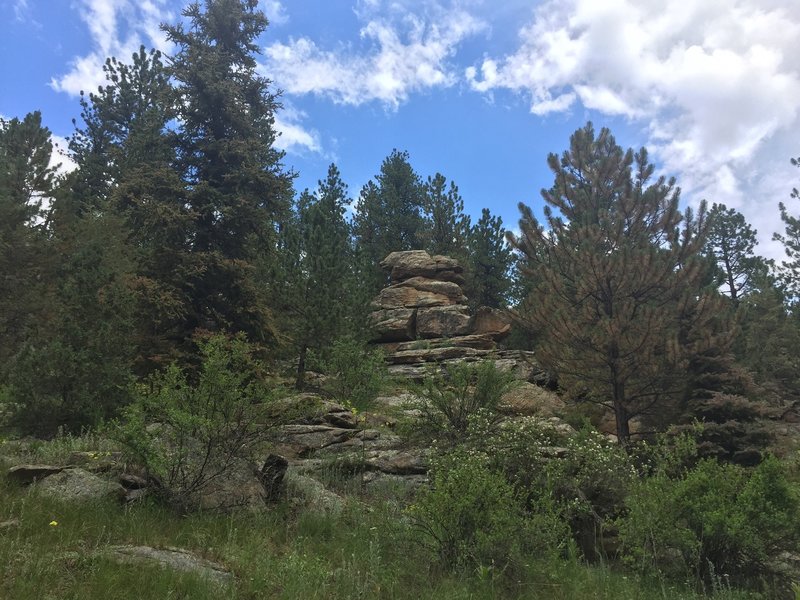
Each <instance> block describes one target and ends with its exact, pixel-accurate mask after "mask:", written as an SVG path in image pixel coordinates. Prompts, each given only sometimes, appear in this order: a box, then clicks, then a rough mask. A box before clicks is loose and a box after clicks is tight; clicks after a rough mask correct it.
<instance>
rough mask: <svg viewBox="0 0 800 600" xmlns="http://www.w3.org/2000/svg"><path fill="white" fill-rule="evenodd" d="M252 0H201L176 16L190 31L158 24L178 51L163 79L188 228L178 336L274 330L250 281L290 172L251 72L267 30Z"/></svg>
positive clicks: (261, 335) (264, 255)
mask: <svg viewBox="0 0 800 600" xmlns="http://www.w3.org/2000/svg"><path fill="white" fill-rule="evenodd" d="M257 5H258V1H257V0H206V2H205V7H204V10H203V9H201V7H200V5H199V4H198V3H193V4H190V5H189V6H188V8H186V9H185V10H184V13H183V14H184V16H185V17H186V18H187V19H188V21H189V22H188V27H184V25H182V24H178V25H175V26H171V27H166V28H165V30H166V32H167V36H168V38H169V39H170V40H171V41H172V42H174V43H175V44H176V45H177V53H176V55H175V56H174V57H173V59H172V61H171V64H170V69H169V73H170V75H171V77H172V79H173V80H174V85H175V88H176V93H177V96H178V98H177V104H176V106H177V114H178V120H179V122H180V130H179V132H178V146H177V147H178V164H179V166H180V172H181V176H182V178H183V180H184V182H185V185H186V187H187V204H188V206H189V207H190V209H191V211H192V214H193V218H194V222H193V225H192V232H191V235H192V238H191V252H192V254H193V259H194V266H195V273H194V275H193V276H192V277H191V278H190V279H189V285H190V286H191V288H192V307H191V311H190V314H189V315H188V317H187V320H186V331H187V332H188V333H190V332H191V331H192V330H194V329H195V328H205V329H211V330H217V329H222V330H226V331H244V332H246V333H247V334H248V335H249V336H250V337H251V338H252V339H255V340H263V339H265V337H267V336H268V335H269V334H270V333H271V332H274V330H275V326H274V319H273V315H272V312H271V310H270V308H269V306H268V301H267V293H266V292H267V286H266V285H265V282H262V281H260V280H259V278H258V277H257V273H258V270H257V267H258V264H259V263H260V262H262V261H270V260H273V259H274V245H275V239H274V238H275V229H276V227H275V224H276V222H277V221H278V220H280V219H281V217H282V216H283V215H284V213H285V212H286V211H287V210H288V208H289V203H290V199H291V179H292V175H291V174H289V173H287V172H285V171H284V170H283V167H282V165H281V159H282V156H283V155H282V153H281V152H280V151H278V150H277V149H276V148H275V146H274V142H275V139H276V135H277V134H276V131H275V126H274V120H275V118H274V116H275V111H276V110H277V108H278V104H277V101H276V98H275V95H274V93H272V92H271V90H270V85H269V83H270V82H269V81H268V80H266V79H265V78H263V77H261V76H259V75H258V74H257V73H256V60H255V58H254V55H255V54H256V53H257V52H258V45H257V40H258V37H259V36H260V35H261V34H262V33H263V31H264V30H265V28H266V26H267V20H266V17H265V16H264V15H263V13H261V12H259V11H258V10H257Z"/></svg>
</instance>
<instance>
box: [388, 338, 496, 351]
mask: <svg viewBox="0 0 800 600" xmlns="http://www.w3.org/2000/svg"><path fill="white" fill-rule="evenodd" d="M495 346H496V344H495V343H494V340H493V339H492V338H491V337H490V336H488V335H477V334H471V335H461V336H458V337H455V338H446V339H438V340H437V339H429V340H424V341H420V340H416V341H414V342H402V343H399V344H396V345H394V347H393V348H392V349H391V351H390V353H395V352H405V351H408V350H420V349H432V348H462V347H466V348H474V349H476V350H493V349H494V348H495Z"/></svg>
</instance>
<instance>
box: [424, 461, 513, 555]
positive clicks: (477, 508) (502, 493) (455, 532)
mask: <svg viewBox="0 0 800 600" xmlns="http://www.w3.org/2000/svg"><path fill="white" fill-rule="evenodd" d="M489 463H490V461H489V458H488V456H486V455H485V454H482V453H480V452H474V451H469V450H465V449H459V450H456V451H454V452H452V453H450V454H447V455H443V456H439V457H437V458H436V459H434V460H433V464H432V468H431V487H430V489H425V490H423V491H421V492H420V494H419V496H418V499H417V502H416V503H415V504H413V505H412V506H411V507H410V508H409V513H410V515H411V517H412V519H413V521H414V524H415V525H416V528H417V531H418V533H419V541H420V542H421V543H422V544H423V545H424V546H425V547H427V548H428V549H430V550H432V551H433V553H434V554H435V555H436V557H437V558H438V561H439V563H440V565H441V566H442V567H444V568H445V569H455V568H459V567H461V568H471V567H477V566H487V567H488V566H492V565H493V566H494V567H495V568H499V569H503V568H505V567H506V565H507V564H508V563H509V561H510V560H512V558H513V556H514V554H515V552H516V551H518V549H519V546H520V542H521V537H522V536H521V532H522V525H523V516H522V512H521V510H520V508H519V504H518V502H517V498H516V496H515V494H514V489H513V488H512V486H511V485H510V484H508V483H507V482H506V480H505V477H503V475H502V473H499V472H497V471H495V470H493V469H491V468H490V466H489Z"/></svg>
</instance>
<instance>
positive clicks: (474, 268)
mask: <svg viewBox="0 0 800 600" xmlns="http://www.w3.org/2000/svg"><path fill="white" fill-rule="evenodd" d="M513 263H514V254H513V252H512V250H511V248H510V247H509V246H508V244H507V243H506V231H505V229H504V228H503V220H502V219H501V218H500V217H499V216H492V214H491V212H490V211H489V209H488V208H484V209H483V210H482V211H481V218H480V219H478V222H477V223H476V224H475V226H474V227H472V229H471V230H470V235H469V263H468V267H467V270H468V273H467V277H468V283H467V286H466V287H467V290H466V294H467V297H468V298H469V299H470V302H471V304H472V305H474V306H489V307H492V308H505V307H506V306H507V304H508V295H509V293H510V291H511V267H512V265H513Z"/></svg>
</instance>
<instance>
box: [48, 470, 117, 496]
mask: <svg viewBox="0 0 800 600" xmlns="http://www.w3.org/2000/svg"><path fill="white" fill-rule="evenodd" d="M36 487H37V489H38V490H40V492H41V493H42V494H45V495H47V496H52V497H54V498H58V499H59V500H65V501H73V502H94V501H99V500H105V499H108V498H110V499H114V500H123V499H124V498H125V488H124V487H122V486H121V485H120V484H118V483H116V482H113V481H109V480H107V479H104V478H102V477H100V476H98V475H95V474H94V473H90V472H89V471H86V470H85V469H80V468H70V469H63V470H62V471H60V472H59V473H54V474H53V475H50V476H49V477H46V478H44V479H42V480H41V481H39V482H38V483H37V484H36Z"/></svg>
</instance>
